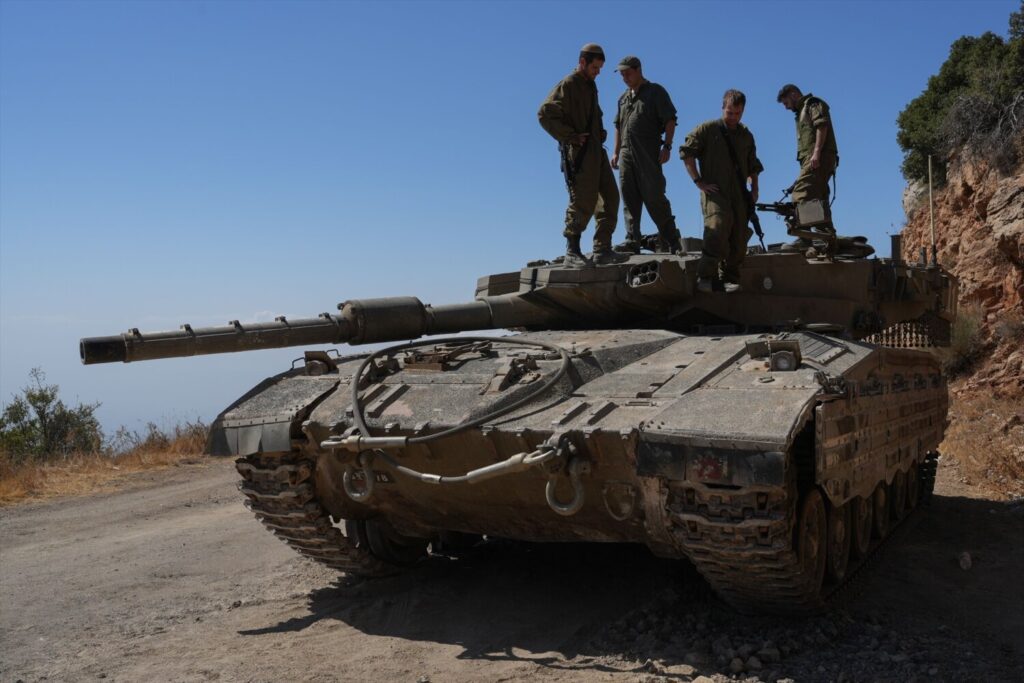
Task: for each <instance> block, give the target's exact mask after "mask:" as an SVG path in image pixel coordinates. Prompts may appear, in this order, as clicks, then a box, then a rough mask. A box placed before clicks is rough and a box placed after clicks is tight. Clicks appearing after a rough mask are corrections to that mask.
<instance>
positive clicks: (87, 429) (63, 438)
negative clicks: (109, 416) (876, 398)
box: [0, 368, 103, 462]
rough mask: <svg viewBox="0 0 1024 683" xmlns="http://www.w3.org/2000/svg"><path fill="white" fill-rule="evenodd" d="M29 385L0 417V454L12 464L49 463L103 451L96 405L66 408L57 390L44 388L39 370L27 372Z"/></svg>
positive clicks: (43, 376)
mask: <svg viewBox="0 0 1024 683" xmlns="http://www.w3.org/2000/svg"><path fill="white" fill-rule="evenodd" d="M29 378H30V379H31V383H30V384H29V385H28V386H26V387H24V388H23V389H22V390H21V394H19V395H16V396H14V397H13V399H12V400H11V402H10V403H8V404H7V405H5V406H4V409H3V412H2V413H0V450H2V451H4V452H5V453H6V454H7V455H8V457H9V458H11V459H12V460H13V461H14V462H21V461H25V460H49V459H54V458H61V457H66V456H68V455H70V454H73V453H94V452H97V451H99V450H101V449H102V448H103V430H102V429H101V428H100V423H99V420H97V419H96V415H95V413H96V409H97V408H99V407H100V404H99V403H87V404H79V405H77V406H73V407H69V406H67V405H66V404H65V403H64V401H62V400H61V399H60V397H59V393H60V387H58V386H57V385H56V384H46V374H45V373H44V372H43V371H42V369H41V368H33V369H32V371H31V372H29Z"/></svg>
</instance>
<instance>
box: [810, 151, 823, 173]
mask: <svg viewBox="0 0 1024 683" xmlns="http://www.w3.org/2000/svg"><path fill="white" fill-rule="evenodd" d="M819 166H821V155H820V154H818V153H817V152H815V153H814V154H812V155H811V168H813V169H814V170H817V169H818V167H819Z"/></svg>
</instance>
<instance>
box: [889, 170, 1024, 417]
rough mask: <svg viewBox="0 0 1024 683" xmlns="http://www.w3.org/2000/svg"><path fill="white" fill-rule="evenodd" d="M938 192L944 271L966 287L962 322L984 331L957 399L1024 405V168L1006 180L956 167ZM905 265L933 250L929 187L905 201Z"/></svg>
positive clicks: (908, 195) (937, 225) (962, 289)
mask: <svg viewBox="0 0 1024 683" xmlns="http://www.w3.org/2000/svg"><path fill="white" fill-rule="evenodd" d="M947 180H948V182H947V184H946V186H945V187H943V188H941V189H940V190H938V191H937V192H935V243H936V247H937V253H938V261H939V263H940V264H941V265H942V266H944V267H945V268H947V269H948V270H950V271H951V272H952V273H953V274H954V275H956V276H957V278H959V280H960V315H961V317H962V318H964V319H965V322H967V323H968V324H970V323H971V322H973V321H975V320H976V322H977V324H978V334H977V338H976V339H975V340H974V342H973V344H972V347H973V348H972V349H970V351H972V353H971V358H970V359H969V361H970V362H969V363H967V364H966V366H967V368H968V369H967V373H968V374H967V375H966V376H965V377H962V378H961V379H960V380H959V381H958V382H956V383H955V384H954V390H955V391H965V390H966V391H971V390H982V391H986V392H991V393H992V394H993V395H994V396H996V397H1003V398H1011V399H1021V398H1024V166H1021V167H1018V168H1017V170H1016V172H1014V173H1011V174H1010V175H1003V174H1001V173H999V172H997V171H995V170H993V169H991V168H989V167H988V166H987V165H986V164H984V163H978V162H970V161H965V160H963V159H953V160H952V161H951V163H950V165H949V168H948V172H947ZM904 209H905V210H906V211H907V224H906V226H905V227H904V228H903V233H902V234H903V257H904V258H905V259H907V260H908V261H917V260H918V259H919V253H920V249H921V248H922V247H928V246H929V245H930V244H931V229H930V221H929V212H928V190H927V187H923V186H920V185H916V186H915V185H911V186H910V187H908V188H907V192H906V193H905V195H904Z"/></svg>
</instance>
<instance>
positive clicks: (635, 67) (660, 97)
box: [612, 56, 682, 253]
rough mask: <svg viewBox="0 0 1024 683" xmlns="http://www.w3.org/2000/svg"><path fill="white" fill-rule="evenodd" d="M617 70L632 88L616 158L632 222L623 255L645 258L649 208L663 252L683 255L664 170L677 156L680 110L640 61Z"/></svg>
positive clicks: (621, 111)
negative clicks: (643, 247) (642, 246)
mask: <svg viewBox="0 0 1024 683" xmlns="http://www.w3.org/2000/svg"><path fill="white" fill-rule="evenodd" d="M615 70H616V71H618V72H619V73H620V74H621V75H622V81H623V82H624V83H625V84H626V92H624V93H622V96H621V97H619V108H618V112H617V113H616V114H615V150H614V152H612V168H614V169H618V171H619V183H620V187H621V189H622V202H623V207H624V208H623V214H624V216H625V219H626V241H625V243H624V244H622V245H620V246H619V247H617V249H619V250H621V251H630V252H633V253H640V242H641V238H642V235H641V234H640V218H641V216H642V214H643V209H644V206H646V207H647V213H649V214H650V215H651V219H652V220H653V221H654V224H655V225H656V226H657V227H658V234H659V236H660V241H661V244H662V248H664V249H665V250H666V251H669V252H679V251H682V245H681V244H680V242H679V230H677V229H676V217H675V216H673V215H672V205H671V204H670V203H669V201H668V197H666V196H665V174H664V173H662V170H661V166H662V164H664V163H665V162H667V161H668V158H669V153H670V152H671V150H672V137H673V136H674V135H675V132H676V108H675V106H673V105H672V99H671V98H670V97H669V95H668V92H667V91H666V90H665V88H663V87H661V86H660V85H658V84H657V83H652V82H650V81H648V80H647V79H646V78H644V74H643V68H642V66H641V64H640V60H639V59H638V58H637V57H634V56H629V57H625V58H623V60H622V61H621V62H619V65H618V66H617V67H616V68H615ZM663 134H664V136H665V138H664V140H662V135H663Z"/></svg>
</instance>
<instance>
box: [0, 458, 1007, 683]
mask: <svg viewBox="0 0 1024 683" xmlns="http://www.w3.org/2000/svg"><path fill="white" fill-rule="evenodd" d="M236 480H237V475H236V474H235V473H234V470H233V467H232V463H230V462H227V461H222V460H216V461H213V462H210V463H207V464H201V465H191V466H186V467H180V468H175V469H171V470H166V471H163V472H158V473H147V474H143V475H140V476H138V477H136V478H135V479H134V480H133V483H132V484H131V485H129V487H128V488H127V489H125V490H122V491H119V492H115V493H110V494H102V495H94V496H88V497H80V498H71V499H64V500H57V501H50V502H46V503H41V504H30V505H21V506H17V507H14V508H6V509H3V510H0V544H2V547H0V644H2V647H0V681H12V682H13V681H25V682H26V683H28V682H29V681H42V680H47V681H82V680H101V679H104V680H108V681H139V680H166V681H213V680H217V681H280V680H307V681H381V680H385V681H408V682H409V683H416V682H420V683H425V682H427V681H433V682H434V683H440V682H441V681H483V680H494V681H525V680H531V681H532V680H542V681H635V682H638V683H656V682H658V683H660V682H663V681H703V682H704V683H707V682H708V681H726V680H730V681H735V680H740V681H784V680H791V681H901V682H902V681H912V680H918V681H964V680H971V681H981V680H983V681H1013V680H1020V673H1019V672H1020V671H1021V670H1022V669H1024V588H1022V586H1024V584H1022V583H1021V581H1020V576H1021V574H1022V570H1024V543H1022V540H1024V503H1022V502H1021V501H1016V502H1010V503H1003V502H995V501H991V500H985V499H979V498H975V497H972V496H974V495H976V492H975V491H973V490H972V489H970V488H968V487H965V486H964V485H963V484H962V483H961V482H959V481H958V480H956V479H955V478H954V477H953V476H951V475H947V474H946V473H945V472H944V470H943V469H942V468H940V476H939V482H938V485H937V488H936V496H935V498H934V501H933V503H932V505H931V507H930V508H929V509H928V510H927V511H926V513H925V514H923V515H918V516H916V517H914V518H912V520H911V521H910V527H909V528H907V529H906V530H905V531H902V532H901V537H900V538H898V539H896V540H895V542H894V543H890V544H888V545H887V546H886V547H885V549H884V550H883V554H882V555H881V556H880V557H878V558H877V560H876V561H875V562H874V563H873V564H872V565H871V566H870V568H869V569H868V570H867V571H866V572H863V573H861V574H860V575H858V578H857V581H856V585H855V587H854V590H851V591H847V592H845V593H844V595H843V597H842V599H841V601H840V602H839V604H838V605H837V607H836V609H835V610H833V611H832V612H831V613H829V614H827V615H824V616H820V617H816V618H812V619H803V620H798V619H773V618H767V617H745V616H742V615H738V614H736V613H735V612H732V611H731V610H729V609H728V608H726V607H725V606H723V605H722V604H721V603H719V602H718V601H717V600H716V599H715V598H714V596H712V595H711V594H710V592H709V590H708V588H707V586H706V584H705V583H704V582H703V580H702V579H701V578H700V577H699V576H698V575H697V574H696V573H695V572H694V570H693V569H692V568H690V567H689V566H688V565H687V564H685V563H681V562H669V561H664V560H658V559H656V558H653V557H651V556H650V554H649V553H647V551H646V550H645V549H643V548H636V547H622V546H597V545H582V546H572V545H561V544H557V545H528V544H515V543H501V542H494V543H486V544H484V545H482V546H481V547H478V548H477V549H475V550H473V551H472V552H470V553H469V554H467V555H465V556H462V557H459V558H444V557H437V558H432V559H431V560H430V561H427V562H425V563H423V564H422V565H420V566H418V567H417V568H415V569H414V570H412V571H410V572H409V573H407V574H404V575H402V576H398V577H393V578H389V579H383V580H377V581H352V580H348V579H346V578H345V577H339V576H338V575H336V574H334V573H332V572H331V571H329V570H327V569H325V568H321V567H319V566H317V565H315V564H313V563H311V562H309V561H307V560H305V559H302V558H300V557H299V556H297V555H296V554H295V553H293V552H292V551H291V550H289V549H288V548H287V547H286V546H285V545H284V544H282V543H280V542H279V541H277V540H276V539H275V538H273V537H272V536H271V535H270V534H267V533H266V532H265V531H264V530H263V529H262V527H260V525H259V524H258V523H257V522H256V521H255V519H253V517H252V516H251V514H250V513H249V512H248V511H246V510H245V509H244V508H243V507H242V505H241V500H240V499H241V496H240V494H239V493H238V492H237V491H236V490H235V482H236ZM968 558H969V560H968ZM964 567H967V568H966V569H965V568H964Z"/></svg>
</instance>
